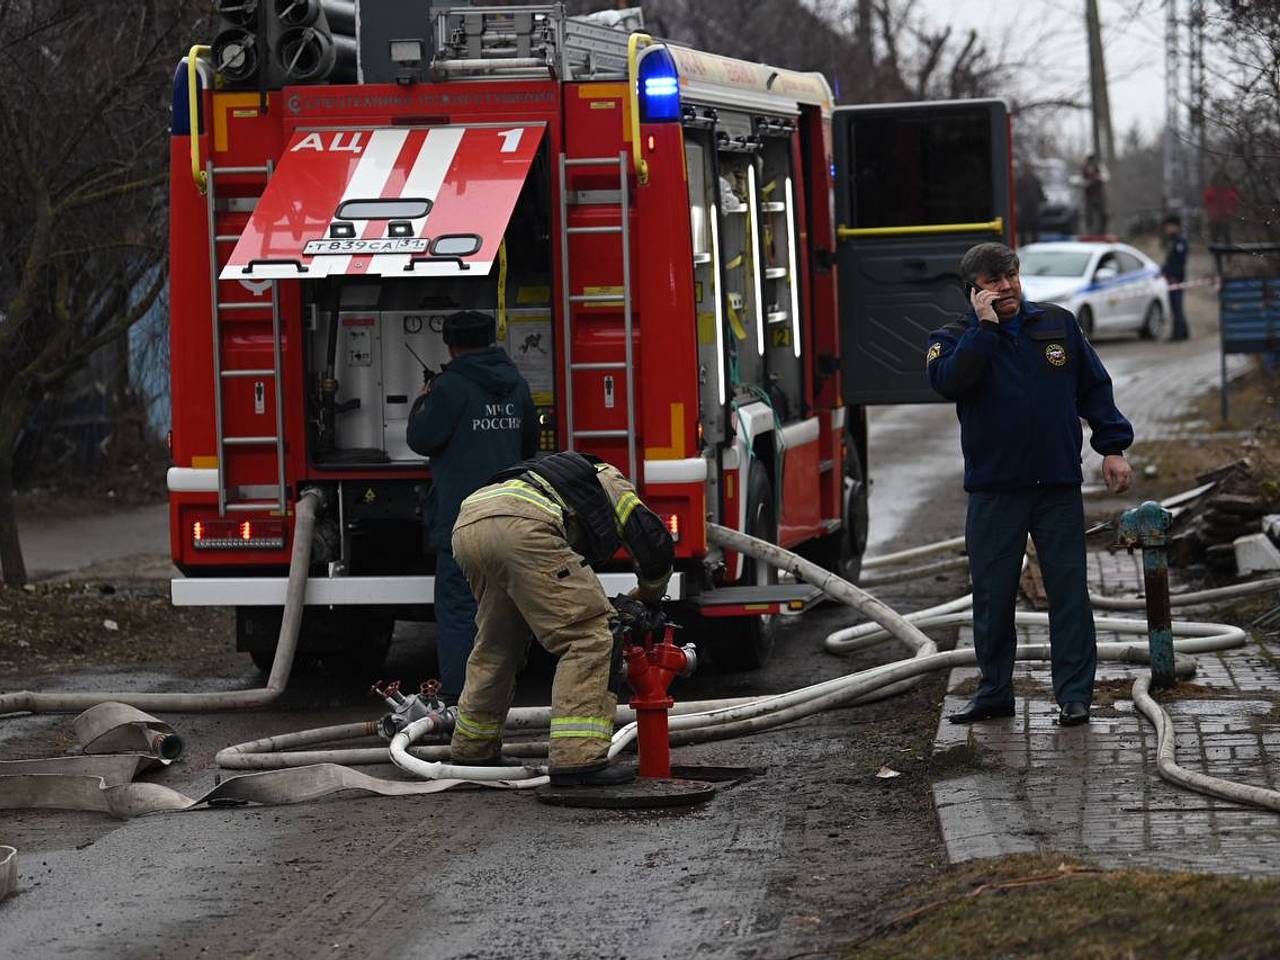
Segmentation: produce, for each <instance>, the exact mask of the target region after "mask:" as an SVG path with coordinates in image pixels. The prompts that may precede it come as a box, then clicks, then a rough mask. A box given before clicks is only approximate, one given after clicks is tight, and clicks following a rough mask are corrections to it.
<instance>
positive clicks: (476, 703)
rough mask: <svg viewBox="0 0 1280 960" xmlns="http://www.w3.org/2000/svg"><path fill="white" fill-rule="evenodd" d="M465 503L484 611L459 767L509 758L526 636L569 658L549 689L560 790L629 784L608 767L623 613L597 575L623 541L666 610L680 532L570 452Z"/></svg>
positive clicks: (513, 471) (469, 569)
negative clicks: (613, 621) (511, 715)
mask: <svg viewBox="0 0 1280 960" xmlns="http://www.w3.org/2000/svg"><path fill="white" fill-rule="evenodd" d="M494 481H495V482H494V483H492V484H490V485H489V486H487V487H484V488H482V489H480V490H478V491H476V492H475V493H473V494H472V495H471V496H469V497H467V499H466V500H464V501H463V503H462V510H461V512H460V513H459V514H458V522H457V523H456V524H455V525H454V528H453V554H454V556H455V557H456V558H457V561H458V565H459V566H460V567H461V568H462V571H463V573H465V574H466V577H467V582H468V583H470V584H471V589H472V591H473V592H474V593H475V597H476V601H477V603H478V607H479V610H478V613H477V614H476V625H477V627H478V630H477V634H476V643H475V648H474V649H473V650H472V652H471V658H470V659H469V660H468V661H467V682H466V685H465V686H464V688H463V691H462V700H461V702H460V703H459V705H458V717H457V724H456V726H455V727H454V733H453V762H454V763H458V764H464V765H469V764H496V763H500V762H501V758H500V755H499V754H500V750H501V746H502V726H503V723H504V722H505V720H506V716H507V710H508V709H509V708H510V706H511V697H512V695H513V693H514V691H515V682H516V674H517V673H518V672H519V670H520V668H521V667H522V666H523V665H524V661H525V654H526V651H527V648H528V637H529V633H530V631H532V632H533V635H534V637H535V638H536V639H537V641H538V642H539V643H540V644H542V646H544V647H546V648H547V650H548V651H550V652H551V653H552V654H554V655H556V656H558V657H559V658H560V662H559V664H558V665H557V666H556V673H555V680H554V681H553V682H552V687H551V765H550V774H551V783H552V785H553V786H558V787H572V786H599V785H609V784H617V783H625V782H626V781H628V780H631V779H632V778H633V777H634V776H635V771H634V769H633V768H632V767H631V766H629V765H625V766H624V765H612V766H611V765H610V764H609V763H608V759H607V757H608V751H609V741H610V737H611V735H612V733H613V717H614V708H615V707H616V706H617V695H616V690H615V689H611V687H613V683H612V682H611V681H612V680H613V677H614V676H616V673H615V669H616V666H617V664H616V662H615V660H614V640H613V636H612V633H611V632H610V629H609V620H610V618H611V617H612V616H613V613H614V608H613V606H612V604H611V603H610V602H609V600H608V598H607V597H606V596H605V592H604V588H603V587H602V586H601V585H600V581H599V579H598V578H597V577H596V575H595V573H593V572H592V569H591V567H592V566H593V565H597V564H602V563H604V562H606V561H607V560H608V559H609V558H610V557H612V556H613V555H614V553H615V552H617V550H618V547H619V546H622V545H625V546H626V548H627V551H628V552H629V553H630V554H631V557H632V559H633V561H634V564H635V568H636V574H637V577H638V579H639V585H638V586H637V587H636V589H635V590H634V591H633V593H632V596H633V597H634V598H635V599H638V600H641V601H643V602H644V603H645V604H647V605H648V606H650V607H654V608H656V607H658V606H659V604H660V603H661V600H662V597H663V594H664V593H665V592H666V587H667V580H668V578H669V577H670V576H671V561H672V557H673V556H674V552H675V551H674V548H673V546H672V541H671V534H670V533H668V531H667V528H666V526H665V525H664V524H663V523H662V520H661V519H659V517H658V516H657V514H655V513H654V512H653V511H652V510H650V509H649V508H648V507H646V506H645V505H644V504H643V503H641V502H640V498H639V497H637V496H636V493H635V488H634V487H633V486H632V485H631V484H630V483H629V482H627V480H626V479H625V478H624V477H623V476H622V474H621V473H619V472H618V471H617V470H616V469H615V468H614V467H612V466H609V465H608V464H605V463H593V462H592V461H591V460H588V459H587V458H586V457H584V456H582V455H580V454H577V453H571V452H561V453H556V454H552V455H551V456H549V457H544V458H542V459H540V460H529V461H526V462H524V463H521V464H517V465H516V466H514V467H512V468H510V469H508V470H504V471H502V472H500V473H499V474H498V475H497V476H495V477H494Z"/></svg>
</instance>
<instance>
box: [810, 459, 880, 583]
mask: <svg viewBox="0 0 1280 960" xmlns="http://www.w3.org/2000/svg"><path fill="white" fill-rule="evenodd" d="M840 519H841V520H843V521H844V526H843V527H841V529H840V530H839V532H837V533H833V534H831V535H830V536H828V537H823V538H822V539H821V540H818V541H817V542H816V543H815V544H814V546H813V547H812V549H810V550H809V551H808V553H809V556H810V559H811V560H813V562H814V563H816V564H818V566H820V567H822V568H823V569H824V570H830V571H831V572H832V573H834V574H837V575H839V576H841V577H844V578H845V579H846V580H848V581H849V582H850V583H857V582H858V577H859V576H860V575H861V574H862V554H863V552H864V551H866V549H867V529H868V527H869V526H870V523H869V514H868V511H867V482H866V479H865V474H864V473H863V470H862V458H861V457H859V456H858V450H857V447H855V446H854V444H853V440H852V439H846V441H845V448H844V503H843V505H842V510H841V514H840Z"/></svg>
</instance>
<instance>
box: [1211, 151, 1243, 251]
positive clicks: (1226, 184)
mask: <svg viewBox="0 0 1280 960" xmlns="http://www.w3.org/2000/svg"><path fill="white" fill-rule="evenodd" d="M1239 209H1240V191H1239V190H1237V189H1236V187H1235V184H1233V183H1232V182H1231V178H1230V177H1228V176H1227V174H1226V171H1224V170H1222V169H1221V168H1219V169H1218V171H1217V172H1216V173H1214V175H1213V179H1212V180H1210V181H1209V182H1208V183H1206V184H1205V186H1204V216H1205V219H1206V220H1208V221H1209V242H1210V243H1220V244H1222V245H1224V246H1228V247H1229V246H1231V221H1232V220H1234V219H1235V217H1236V212H1237V211H1238V210H1239Z"/></svg>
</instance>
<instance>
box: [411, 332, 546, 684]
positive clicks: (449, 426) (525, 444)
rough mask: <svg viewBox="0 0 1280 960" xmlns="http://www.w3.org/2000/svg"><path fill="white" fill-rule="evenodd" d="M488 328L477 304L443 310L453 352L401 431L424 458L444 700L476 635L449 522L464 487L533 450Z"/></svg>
mask: <svg viewBox="0 0 1280 960" xmlns="http://www.w3.org/2000/svg"><path fill="white" fill-rule="evenodd" d="M494 332H495V324H494V320H493V317H491V316H489V315H488V314H485V313H481V312H479V311H477V310H464V311H461V312H459V313H452V314H450V315H449V316H447V317H445V319H444V329H443V334H444V342H445V344H446V345H447V346H448V347H449V356H451V357H452V358H453V359H452V360H451V361H450V362H449V363H448V364H446V365H445V368H444V370H443V372H441V373H440V374H439V375H438V376H437V377H435V378H434V379H429V380H428V382H427V383H426V385H424V386H423V388H422V392H421V393H420V394H419V395H418V399H417V400H415V401H414V404H413V410H412V411H411V412H410V414H409V427H408V431H407V436H406V439H407V440H408V443H409V446H410V447H411V448H413V450H414V451H415V452H417V453H420V454H422V455H423V456H425V457H430V458H431V475H432V484H431V489H430V491H429V492H428V494H427V503H426V509H425V510H424V511H423V513H424V520H425V521H426V523H427V531H428V536H429V537H430V540H431V545H432V547H433V548H434V550H435V552H436V595H435V607H436V648H437V651H438V654H439V658H440V688H441V689H440V693H441V697H442V699H443V700H444V701H445V702H446V703H449V704H454V703H457V702H458V694H459V693H461V692H462V681H463V679H464V678H465V676H466V670H467V657H468V656H469V655H470V653H471V645H472V643H473V642H474V641H475V636H476V625H475V621H476V602H475V599H474V598H473V597H472V596H471V590H470V589H469V588H468V587H467V581H466V579H465V578H464V577H463V575H462V571H461V570H459V569H458V565H457V563H455V562H454V559H453V554H452V552H451V551H450V548H449V536H450V532H451V531H452V530H453V521H454V520H455V519H457V516H458V508H459V507H460V506H461V505H462V500H463V498H464V497H466V496H467V494H469V493H472V492H473V491H475V490H477V489H479V488H480V487H481V486H483V485H484V484H485V483H486V482H488V479H489V478H490V477H491V476H493V474H494V473H495V472H496V471H498V470H501V469H503V468H504V467H509V466H511V464H513V463H516V462H518V461H519V460H520V459H522V458H524V457H531V456H533V454H534V451H536V450H537V449H538V422H537V419H538V418H537V411H536V410H535V408H534V406H533V398H532V397H531V396H530V395H529V384H527V383H526V382H525V380H524V378H523V377H522V376H520V372H519V371H518V370H517V369H516V367H515V364H513V363H512V362H511V358H510V357H508V356H507V354H506V351H505V350H503V349H502V348H501V347H498V346H495V345H494V342H493V340H494ZM424 375H427V374H426V372H425V371H424Z"/></svg>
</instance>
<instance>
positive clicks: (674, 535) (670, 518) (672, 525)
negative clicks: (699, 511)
mask: <svg viewBox="0 0 1280 960" xmlns="http://www.w3.org/2000/svg"><path fill="white" fill-rule="evenodd" d="M662 522H663V523H665V524H666V525H667V532H668V533H670V534H671V539H672V540H675V541H676V542H677V543H679V542H680V514H678V513H668V514H666V515H665V516H664V517H663V518H662Z"/></svg>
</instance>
